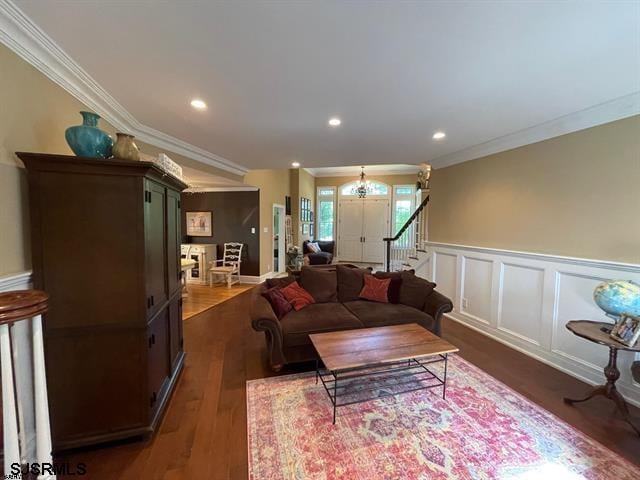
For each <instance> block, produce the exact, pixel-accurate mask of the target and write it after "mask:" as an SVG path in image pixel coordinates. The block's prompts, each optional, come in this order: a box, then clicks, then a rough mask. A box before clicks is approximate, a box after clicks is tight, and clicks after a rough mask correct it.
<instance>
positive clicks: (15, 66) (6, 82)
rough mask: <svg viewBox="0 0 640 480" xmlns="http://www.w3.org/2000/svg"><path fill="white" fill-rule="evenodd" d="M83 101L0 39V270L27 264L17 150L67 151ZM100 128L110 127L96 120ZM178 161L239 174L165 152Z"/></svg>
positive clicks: (25, 216)
mask: <svg viewBox="0 0 640 480" xmlns="http://www.w3.org/2000/svg"><path fill="white" fill-rule="evenodd" d="M86 109H87V107H86V106H84V105H83V104H82V103H80V102H79V101H78V100H76V99H75V98H74V97H73V96H71V95H70V94H69V93H67V92H66V91H65V90H64V89H62V88H61V87H59V86H58V85H56V84H55V83H53V82H52V81H51V80H49V79H48V78H47V77H45V76H44V75H43V74H42V73H40V72H39V71H38V70H36V69H35V68H34V67H32V66H31V65H30V64H28V63H27V62H25V61H24V60H22V59H21V58H20V57H18V56H17V55H16V54H14V53H13V52H12V51H11V50H9V49H8V48H7V47H5V46H4V45H1V44H0V232H1V233H2V235H1V239H0V247H1V248H0V276H3V275H8V274H12V273H17V272H22V271H25V270H29V269H30V268H31V251H30V246H29V206H28V195H27V181H26V174H25V170H24V166H23V165H22V162H20V160H19V159H18V158H17V157H16V156H15V154H14V152H16V151H27V152H43V153H59V154H72V152H71V150H70V149H69V147H68V146H67V143H66V141H65V138H64V131H65V130H66V129H67V127H69V126H71V125H78V124H80V123H81V122H82V118H81V117H80V115H79V114H78V112H79V111H80V110H86ZM99 126H100V127H101V128H102V129H103V130H105V131H107V132H108V133H110V134H112V133H114V132H115V130H114V128H113V127H112V126H111V125H109V124H107V123H106V122H104V121H103V120H101V121H100V125H99ZM137 143H138V146H139V147H140V150H141V151H143V152H144V153H148V154H150V155H157V153H159V152H160V151H161V150H160V149H158V148H156V147H154V146H152V145H148V144H145V143H142V142H137ZM166 153H167V154H168V155H169V156H170V157H171V158H172V159H173V160H175V161H176V162H178V163H179V164H181V165H184V166H188V167H192V168H198V169H199V170H202V171H205V172H209V173H211V174H214V175H220V176H224V177H226V178H230V179H233V180H236V181H242V178H241V177H238V176H236V175H232V174H229V173H228V172H225V171H222V170H219V169H217V168H214V167H210V166H208V165H204V164H202V163H199V162H196V161H195V160H193V159H190V158H185V157H183V156H181V155H178V154H176V153H173V152H166Z"/></svg>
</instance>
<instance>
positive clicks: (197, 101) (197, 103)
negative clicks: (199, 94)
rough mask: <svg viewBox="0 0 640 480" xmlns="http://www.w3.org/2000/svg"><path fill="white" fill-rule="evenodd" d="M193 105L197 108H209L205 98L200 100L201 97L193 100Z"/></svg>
mask: <svg viewBox="0 0 640 480" xmlns="http://www.w3.org/2000/svg"><path fill="white" fill-rule="evenodd" d="M191 106H192V107H193V108H195V109H196V110H206V108H207V104H206V103H204V100H200V99H199V98H194V99H193V100H191Z"/></svg>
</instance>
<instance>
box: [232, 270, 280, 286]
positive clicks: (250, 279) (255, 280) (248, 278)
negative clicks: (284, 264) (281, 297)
mask: <svg viewBox="0 0 640 480" xmlns="http://www.w3.org/2000/svg"><path fill="white" fill-rule="evenodd" d="M278 275H280V274H279V273H275V272H269V273H265V274H262V275H240V283H250V284H256V285H257V284H259V283H262V282H264V281H265V280H267V279H268V278H273V277H277V276H278Z"/></svg>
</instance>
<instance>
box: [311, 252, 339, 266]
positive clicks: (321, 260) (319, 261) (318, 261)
mask: <svg viewBox="0 0 640 480" xmlns="http://www.w3.org/2000/svg"><path fill="white" fill-rule="evenodd" d="M305 258H306V259H308V260H309V264H310V265H328V264H330V263H331V261H332V260H333V254H332V253H329V252H318V253H308V254H306V255H305Z"/></svg>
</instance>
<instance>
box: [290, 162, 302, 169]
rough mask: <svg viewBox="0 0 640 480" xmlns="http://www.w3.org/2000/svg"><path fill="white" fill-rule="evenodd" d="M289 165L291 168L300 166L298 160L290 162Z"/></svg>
mask: <svg viewBox="0 0 640 480" xmlns="http://www.w3.org/2000/svg"><path fill="white" fill-rule="evenodd" d="M291 166H292V167H293V168H298V167H299V166H300V162H291Z"/></svg>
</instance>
